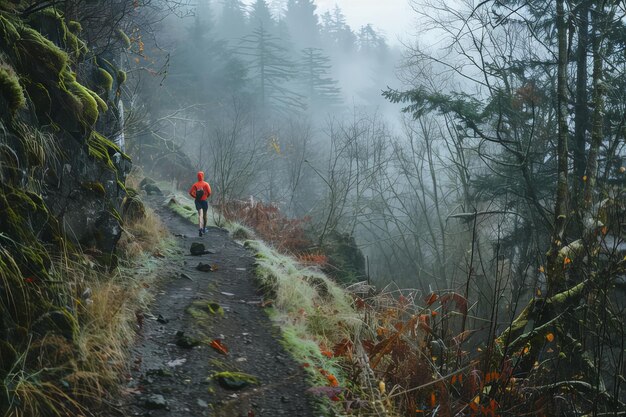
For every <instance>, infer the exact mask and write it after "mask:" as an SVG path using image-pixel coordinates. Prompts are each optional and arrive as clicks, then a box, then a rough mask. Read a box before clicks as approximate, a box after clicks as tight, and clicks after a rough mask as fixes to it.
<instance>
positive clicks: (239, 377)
mask: <svg viewBox="0 0 626 417" xmlns="http://www.w3.org/2000/svg"><path fill="white" fill-rule="evenodd" d="M211 379H212V380H214V381H218V380H220V379H230V380H232V381H238V382H245V383H247V384H250V385H258V384H259V378H257V377H255V376H254V375H250V374H246V373H244V372H234V371H222V372H216V373H214V374H213V375H212V376H211Z"/></svg>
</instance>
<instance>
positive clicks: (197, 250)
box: [189, 242, 206, 256]
mask: <svg viewBox="0 0 626 417" xmlns="http://www.w3.org/2000/svg"><path fill="white" fill-rule="evenodd" d="M189 252H191V254H192V255H193V256H199V255H204V254H205V253H206V247H205V246H204V245H203V244H202V243H199V242H193V243H192V244H191V248H189Z"/></svg>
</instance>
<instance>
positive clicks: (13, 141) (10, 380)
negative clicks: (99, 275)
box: [0, 1, 130, 416]
mask: <svg viewBox="0 0 626 417" xmlns="http://www.w3.org/2000/svg"><path fill="white" fill-rule="evenodd" d="M27 6H28V5H25V6H24V7H25V8H26V7H27ZM81 30H82V25H81V24H80V23H79V22H76V21H71V20H69V19H68V18H66V16H64V15H63V13H61V12H60V11H59V10H55V9H54V8H45V9H42V10H37V11H33V10H29V11H28V13H26V12H25V11H24V10H23V9H21V3H20V2H19V1H16V2H0V414H1V415H7V413H8V414H9V415H14V414H12V413H17V414H15V415H33V416H34V415H74V414H71V412H70V411H69V410H71V409H72V400H71V398H70V396H69V394H68V393H69V392H70V391H71V390H72V389H74V388H73V387H71V384H69V383H68V382H67V381H65V380H63V376H62V374H63V372H64V371H63V369H66V368H65V367H68V366H69V367H72V366H74V365H75V362H72V361H68V362H67V363H65V364H63V366H59V367H56V365H57V364H55V363H53V361H52V359H51V358H57V359H59V357H60V356H59V355H56V356H55V355H50V357H44V356H37V349H40V350H41V349H43V348H42V346H44V344H45V343H44V341H50V340H52V339H51V338H60V339H59V340H64V341H65V342H64V343H67V346H72V344H75V343H76V341H75V338H76V334H77V331H78V328H79V318H78V313H77V309H78V306H79V301H77V300H76V298H75V294H72V290H75V288H74V289H73V287H72V286H73V285H74V284H73V283H72V282H69V281H70V280H71V278H70V277H68V276H67V275H66V274H65V273H64V272H63V270H62V269H61V268H58V265H59V264H62V263H63V262H64V259H65V260H67V259H69V258H71V257H72V256H73V254H76V253H81V252H87V253H91V254H93V255H94V258H95V259H96V260H97V261H98V262H99V263H101V264H102V265H103V266H110V265H111V264H112V263H114V262H115V245H116V243H117V241H118V239H119V237H120V234H121V218H120V215H119V211H120V207H121V204H122V201H123V199H124V196H125V187H124V182H125V177H126V174H127V173H128V172H129V170H130V161H129V158H128V157H127V156H126V155H125V152H124V140H123V131H124V126H123V122H122V120H123V118H122V114H121V112H120V107H121V101H120V96H119V88H120V85H121V83H123V82H124V80H122V79H121V77H120V76H119V72H120V71H121V69H120V68H119V66H120V65H119V61H120V60H119V56H120V54H121V51H122V50H123V46H121V42H119V43H120V46H119V47H110V48H108V49H107V52H106V53H103V54H98V55H96V54H95V53H93V52H92V51H90V48H89V45H87V44H86V43H85V42H84V41H83V40H82V39H81V36H80V33H81ZM65 262H66V263H67V261H65ZM55 265H56V266H55ZM49 361H50V362H49ZM72 363H73V364H74V365H72ZM46 392H47V394H46ZM33 393H39V394H41V393H44V394H42V395H43V397H42V398H40V400H41V401H39V400H38V399H37V398H35V397H32V398H29V397H28V395H34V394H33ZM39 394H37V395H39ZM37 404H43V406H42V408H37V407H39V406H37ZM46 404H48V405H46ZM33 407H35V408H33ZM18 410H20V411H18ZM60 410H62V411H60Z"/></svg>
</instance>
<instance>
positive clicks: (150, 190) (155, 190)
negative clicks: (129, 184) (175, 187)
mask: <svg viewBox="0 0 626 417" xmlns="http://www.w3.org/2000/svg"><path fill="white" fill-rule="evenodd" d="M143 189H144V191H145V192H146V194H148V195H152V194H156V195H163V192H162V191H161V189H160V188H159V187H157V186H156V185H155V184H146V185H145V186H144V187H143Z"/></svg>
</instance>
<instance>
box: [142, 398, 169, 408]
mask: <svg viewBox="0 0 626 417" xmlns="http://www.w3.org/2000/svg"><path fill="white" fill-rule="evenodd" d="M143 406H144V407H145V408H148V409H150V410H161V409H164V408H167V401H166V400H165V397H163V396H162V395H161V394H150V395H148V396H147V397H146V399H145V400H144V403H143Z"/></svg>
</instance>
